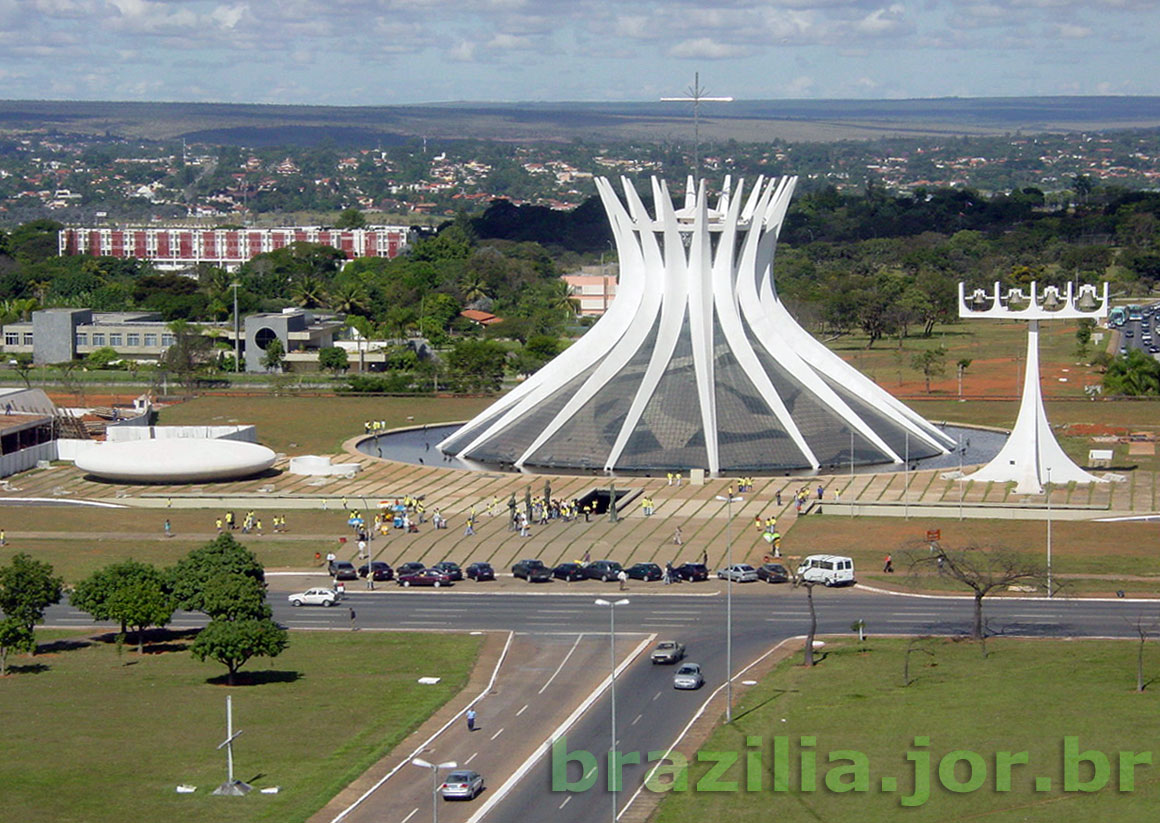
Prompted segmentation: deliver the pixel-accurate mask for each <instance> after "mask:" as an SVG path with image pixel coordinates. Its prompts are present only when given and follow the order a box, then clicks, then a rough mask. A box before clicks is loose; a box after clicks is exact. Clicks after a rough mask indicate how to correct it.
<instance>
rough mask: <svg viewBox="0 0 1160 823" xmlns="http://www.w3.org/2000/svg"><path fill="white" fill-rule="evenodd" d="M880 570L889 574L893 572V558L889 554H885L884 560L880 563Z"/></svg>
mask: <svg viewBox="0 0 1160 823" xmlns="http://www.w3.org/2000/svg"><path fill="white" fill-rule="evenodd" d="M882 571H884V572H888V573H890V574H893V573H894V558H893V557H891V556H890V555H886V562H885V563H884V564H883V565H882Z"/></svg>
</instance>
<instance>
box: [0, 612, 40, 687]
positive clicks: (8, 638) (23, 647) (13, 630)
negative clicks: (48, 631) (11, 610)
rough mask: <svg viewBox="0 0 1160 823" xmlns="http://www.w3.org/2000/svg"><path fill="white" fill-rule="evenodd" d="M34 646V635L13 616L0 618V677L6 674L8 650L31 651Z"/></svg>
mask: <svg viewBox="0 0 1160 823" xmlns="http://www.w3.org/2000/svg"><path fill="white" fill-rule="evenodd" d="M35 648H36V635H34V634H33V633H32V629H30V628H28V626H25V625H24V624H23V623H21V622H20V621H19V620H17V619H16V618H15V617H5V618H4V619H3V620H0V677H4V676H5V675H7V674H8V653H9V652H31V651H33V650H34V649H35Z"/></svg>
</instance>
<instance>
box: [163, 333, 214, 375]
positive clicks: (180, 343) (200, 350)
mask: <svg viewBox="0 0 1160 823" xmlns="http://www.w3.org/2000/svg"><path fill="white" fill-rule="evenodd" d="M169 330H170V331H171V332H172V333H173V342H172V343H171V344H170V345H169V348H167V349H166V350H165V354H163V355H161V365H162V367H163V368H164V369H165V370H166V371H169V372H171V373H172V374H174V375H175V376H176V377H177V379H178V380H180V381H181V382H182V383H183V384H184V385H185V387H186V389H187V390H191V389H192V388H193V386H194V384H195V383H196V382H197V378H198V375H200V374H201V373H202V372H204V371H205V370H206V368H207V367H208V366H209V364H210V362H211V361H212V360H213V351H212V349H213V341H211V340H210V339H209V338H208V337H206V336H205V335H204V334H202V333H201V330H200V329H199V328H197V327H196V326H192V325H190V324H189V323H187V322H185V321H184V320H175V321H173V322H172V323H170V324H169Z"/></svg>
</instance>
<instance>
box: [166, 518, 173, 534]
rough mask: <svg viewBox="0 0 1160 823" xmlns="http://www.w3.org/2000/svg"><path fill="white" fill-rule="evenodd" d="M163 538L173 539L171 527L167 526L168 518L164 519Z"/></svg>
mask: <svg viewBox="0 0 1160 823" xmlns="http://www.w3.org/2000/svg"><path fill="white" fill-rule="evenodd" d="M165 536H166V537H173V527H172V526H171V525H169V518H165Z"/></svg>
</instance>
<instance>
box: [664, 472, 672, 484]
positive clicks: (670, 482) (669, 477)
mask: <svg viewBox="0 0 1160 823" xmlns="http://www.w3.org/2000/svg"><path fill="white" fill-rule="evenodd" d="M665 477H667V478H668V481H669V485H670V486H671V485H673V473H672V472H669V473H668V474H666V475H665Z"/></svg>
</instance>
